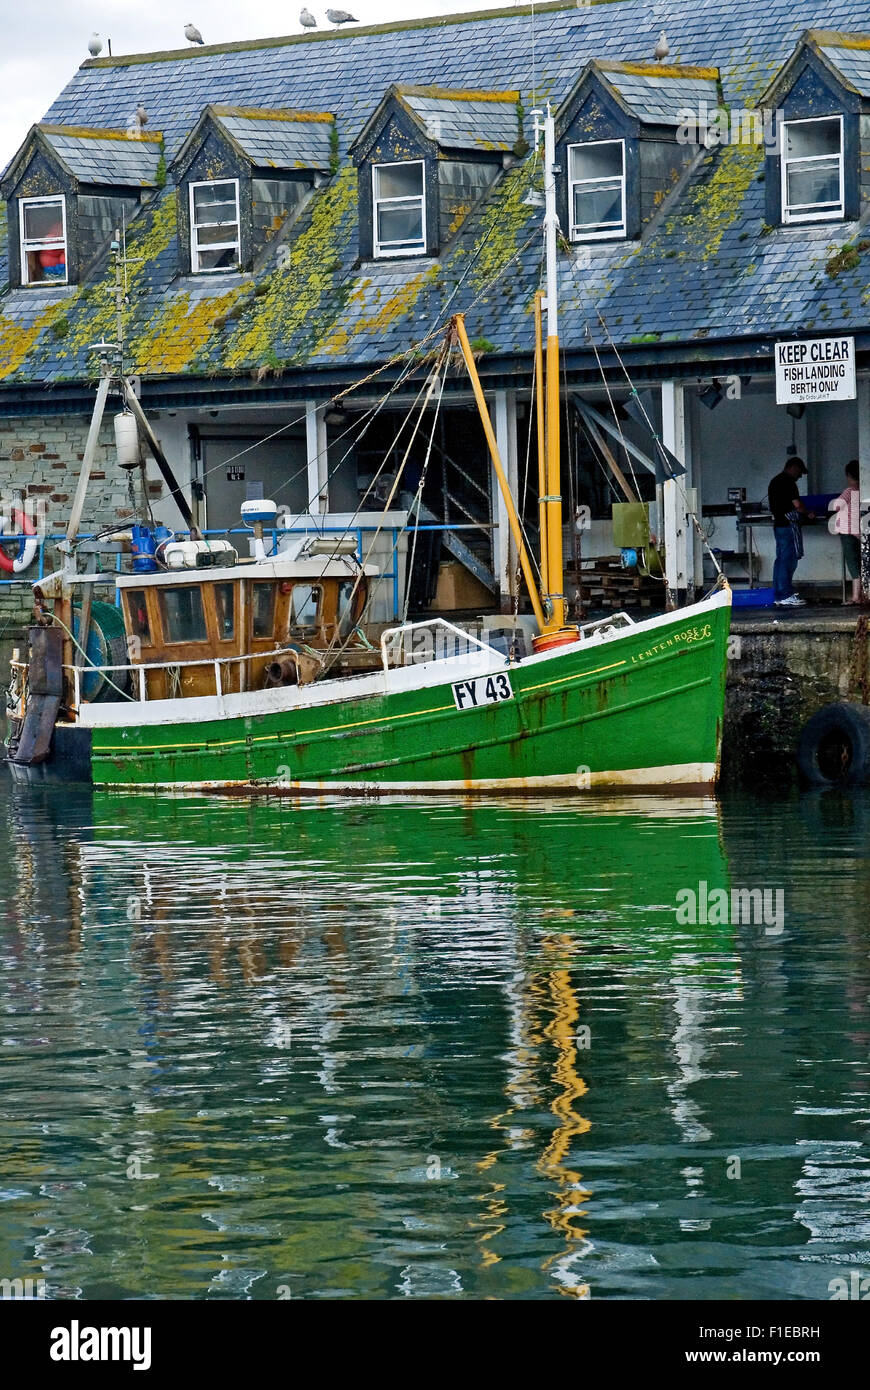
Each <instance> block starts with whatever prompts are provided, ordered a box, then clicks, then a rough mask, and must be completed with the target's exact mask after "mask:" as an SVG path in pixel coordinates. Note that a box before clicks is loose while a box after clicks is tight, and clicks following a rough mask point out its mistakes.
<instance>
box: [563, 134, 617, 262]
mask: <svg viewBox="0 0 870 1390" xmlns="http://www.w3.org/2000/svg"><path fill="white" fill-rule="evenodd" d="M568 199H569V209H570V217H571V240H572V241H596V240H600V239H601V238H602V237H622V236H625V141H624V140H597V141H594V142H592V143H590V144H585V145H569V146H568Z"/></svg>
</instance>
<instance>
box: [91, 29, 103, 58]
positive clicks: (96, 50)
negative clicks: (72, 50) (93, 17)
mask: <svg viewBox="0 0 870 1390" xmlns="http://www.w3.org/2000/svg"><path fill="white" fill-rule="evenodd" d="M102 51H103V40H102V39H101V38H100V36H99V34H98V33H97V31H96V29H95V30H94V32H93V33H92V34H91V37H90V38H89V39H88V52H89V53H90V55H91V57H92V58H99V56H100V54H101V53H102Z"/></svg>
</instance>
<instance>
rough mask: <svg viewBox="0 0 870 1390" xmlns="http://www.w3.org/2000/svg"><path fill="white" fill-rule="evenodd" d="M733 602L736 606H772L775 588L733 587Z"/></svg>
mask: <svg viewBox="0 0 870 1390" xmlns="http://www.w3.org/2000/svg"><path fill="white" fill-rule="evenodd" d="M731 603H732V605H733V606H734V607H735V608H770V607H772V605H773V589H732V590H731Z"/></svg>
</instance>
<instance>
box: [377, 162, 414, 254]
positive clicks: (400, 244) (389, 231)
mask: <svg viewBox="0 0 870 1390" xmlns="http://www.w3.org/2000/svg"><path fill="white" fill-rule="evenodd" d="M423 179H424V171H423V161H422V160H413V161H409V162H406V163H402V164H375V165H374V166H373V168H372V202H373V211H374V223H375V255H376V256H414V255H419V254H420V252H421V251H425V250H426V190H425V186H424V181H423Z"/></svg>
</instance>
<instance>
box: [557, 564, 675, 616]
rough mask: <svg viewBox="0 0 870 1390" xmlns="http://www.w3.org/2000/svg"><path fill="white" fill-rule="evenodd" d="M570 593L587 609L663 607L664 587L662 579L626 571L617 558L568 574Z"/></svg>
mask: <svg viewBox="0 0 870 1390" xmlns="http://www.w3.org/2000/svg"><path fill="white" fill-rule="evenodd" d="M568 585H569V592H570V593H571V594H572V596H573V595H574V594H575V593H576V595H577V598H576V602H577V603H578V604H579V606H580V607H581V608H582V609H587V608H612V609H619V608H660V607H663V605H664V586H663V584H662V582H661V580H660V579H651V578H649V576H648V575H643V574H638V573H637V571H636V570H625V569H623V568H622V566H621V565H620V563H619V561H618V560H617V559H615V558H614V559H610V558H609V557H608V558H603V559H601V560H597V561H596V563H595V565H594V566H592V567H590V568H588V569H581V570H574V571H573V572H572V573H569V574H568Z"/></svg>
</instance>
